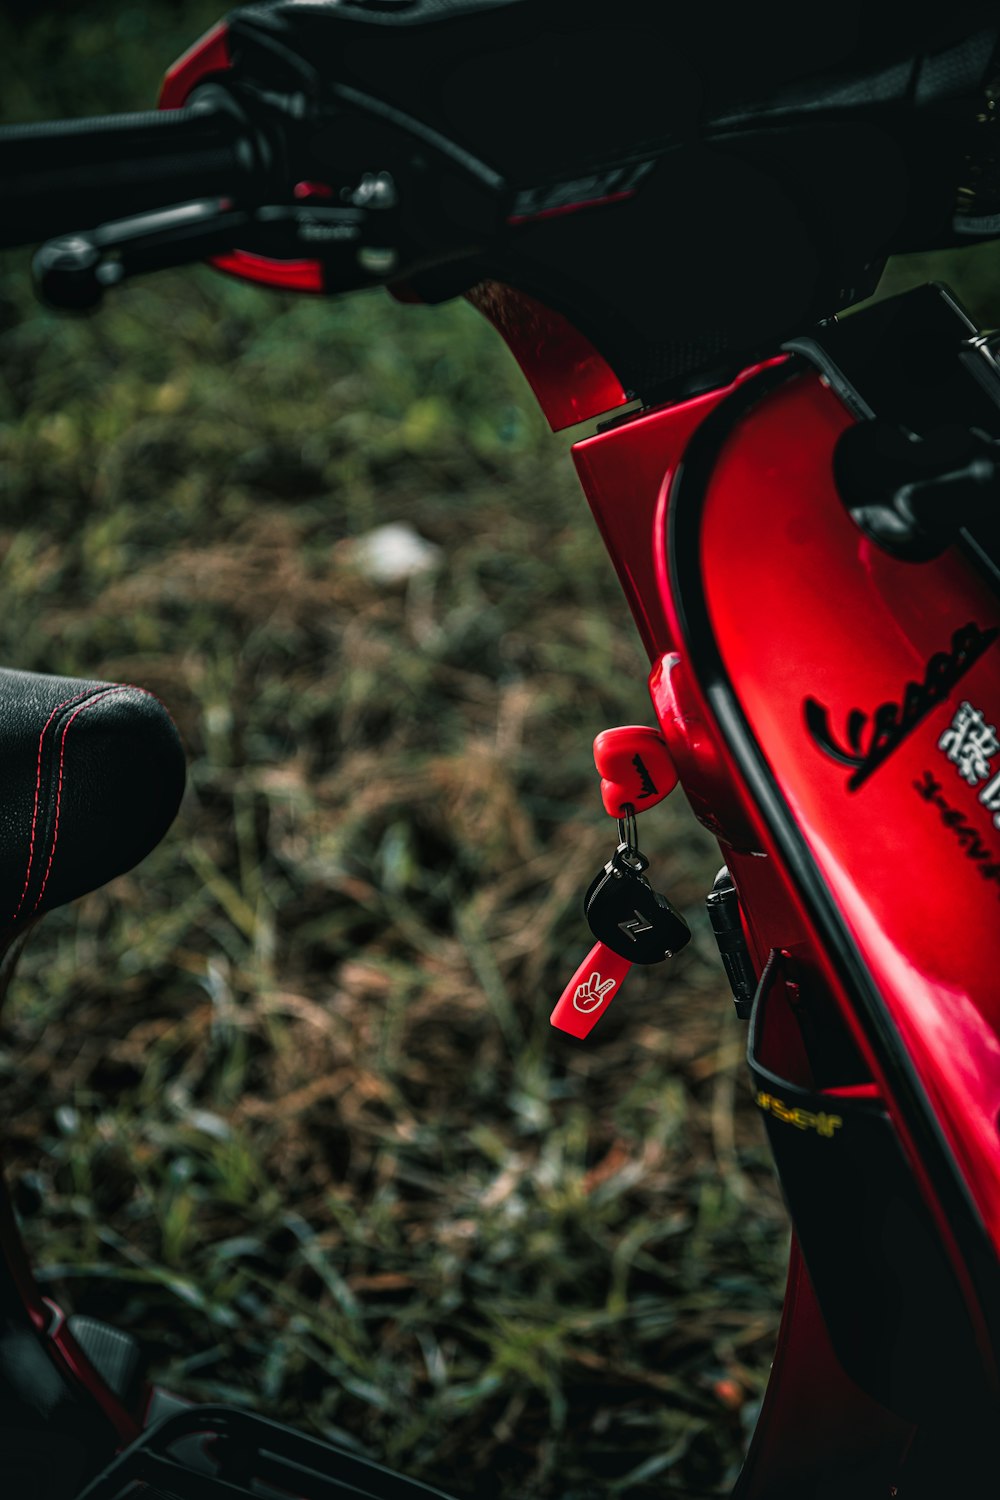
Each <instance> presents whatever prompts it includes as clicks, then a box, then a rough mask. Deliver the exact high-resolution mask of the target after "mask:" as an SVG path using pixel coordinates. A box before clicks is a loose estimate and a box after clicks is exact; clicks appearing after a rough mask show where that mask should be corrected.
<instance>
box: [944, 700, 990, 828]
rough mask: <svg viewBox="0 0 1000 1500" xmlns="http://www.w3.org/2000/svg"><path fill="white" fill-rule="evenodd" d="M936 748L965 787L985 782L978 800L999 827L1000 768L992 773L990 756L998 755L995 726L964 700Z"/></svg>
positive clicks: (980, 711)
mask: <svg viewBox="0 0 1000 1500" xmlns="http://www.w3.org/2000/svg"><path fill="white" fill-rule="evenodd" d="M938 749H939V750H943V751H944V753H945V754H946V755H947V757H948V759H949V760H950V761H951V763H952V765H953V766H954V767H955V770H956V771H957V772H958V774H959V776H961V777H962V779H963V781H966V782H967V783H968V784H969V786H979V785H980V783H981V782H984V781H985V782H986V785H985V786H984V787H982V788H981V790H980V793H979V800H980V802H981V803H982V804H983V806H984V807H985V808H986V810H987V812H990V813H992V814H993V823H994V826H995V827H997V828H1000V769H998V770H997V771H996V773H995V774H994V772H993V757H994V756H995V755H1000V739H998V738H997V731H996V725H995V724H987V722H986V715H985V714H984V713H983V712H982V710H981V709H978V708H973V706H972V704H971V703H969V702H968V701H965V702H963V703H961V704H960V705H959V707H958V711H957V713H956V714H955V717H954V718H953V719H952V721H951V724H950V725H949V727H948V728H947V729H946V730H945V732H944V734H943V735H942V736H941V738H940V739H939V740H938Z"/></svg>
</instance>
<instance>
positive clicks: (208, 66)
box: [159, 21, 233, 109]
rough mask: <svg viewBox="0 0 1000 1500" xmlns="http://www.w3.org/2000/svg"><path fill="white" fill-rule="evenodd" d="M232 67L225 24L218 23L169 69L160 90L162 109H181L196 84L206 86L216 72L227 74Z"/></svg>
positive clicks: (222, 22)
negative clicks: (206, 81) (205, 83)
mask: <svg viewBox="0 0 1000 1500" xmlns="http://www.w3.org/2000/svg"><path fill="white" fill-rule="evenodd" d="M232 65H233V62H232V58H231V57H230V55H229V33H228V31H227V29H226V23H225V21H217V22H216V23H215V25H214V26H211V27H209V29H208V31H206V32H205V35H204V36H200V37H199V38H198V40H197V41H196V42H194V43H193V44H192V45H191V46H190V47H189V48H188V50H187V51H186V52H185V53H184V54H183V55H182V56H181V57H179V58H178V59H177V61H176V62H175V63H174V64H173V66H172V67H170V68H168V69H167V71H166V74H165V75H164V79H163V84H162V86H161V88H160V99H159V107H160V109H180V108H181V106H182V105H183V104H184V102H185V100H186V99H187V96H188V94H190V92H191V90H192V89H193V88H194V86H195V84H198V83H204V82H205V80H206V79H207V78H211V76H212V74H213V73H225V72H228V70H229V69H230V68H231V67H232Z"/></svg>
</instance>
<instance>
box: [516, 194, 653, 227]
mask: <svg viewBox="0 0 1000 1500" xmlns="http://www.w3.org/2000/svg"><path fill="white" fill-rule="evenodd" d="M634 197H635V188H623V189H622V191H621V192H620V193H607V194H605V196H604V197H603V198H583V199H581V201H580V202H579V203H561V204H560V205H559V207H558V208H543V209H540V210H539V212H538V213H537V214H511V216H510V218H509V219H508V220H507V223H508V224H510V225H511V226H512V227H513V228H516V227H517V225H518V224H537V223H538V222H539V220H540V219H562V218H565V216H566V215H567V214H578V213H579V212H580V210H581V209H582V208H604V207H605V206H606V205H607V204H608V203H622V202H623V201H624V200H625V199H626V198H634Z"/></svg>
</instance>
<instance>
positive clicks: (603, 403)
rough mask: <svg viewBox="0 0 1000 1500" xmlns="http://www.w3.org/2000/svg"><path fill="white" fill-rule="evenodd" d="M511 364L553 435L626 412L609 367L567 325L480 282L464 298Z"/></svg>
mask: <svg viewBox="0 0 1000 1500" xmlns="http://www.w3.org/2000/svg"><path fill="white" fill-rule="evenodd" d="M467 298H468V301H469V302H471V303H472V305H473V307H476V308H478V309H479V311H480V312H481V313H482V314H483V316H484V317H486V318H488V319H489V321H490V322H491V323H492V324H493V327H494V328H495V329H496V330H497V332H498V333H499V334H500V336H501V338H502V339H503V340H504V342H505V343H506V345H507V347H508V349H509V350H510V352H511V353H512V354H513V356H514V358H515V359H516V360H517V362H518V364H519V365H520V366H521V369H522V370H523V371H524V374H525V377H526V379H527V381H528V384H529V385H530V386H531V389H532V390H533V391H534V393H535V398H536V400H537V401H538V404H539V406H540V407H541V408H542V411H543V412H544V413H545V416H546V419H547V420H548V423H549V426H550V427H551V428H552V430H553V432H558V431H560V430H561V429H562V428H564V427H572V426H574V425H575V424H576V423H577V422H588V421H590V419H591V418H592V417H599V416H601V415H603V413H604V412H609V411H614V410H615V409H616V408H617V407H620V406H627V405H628V402H629V400H630V399H631V398H630V396H629V394H628V392H627V391H626V390H624V388H623V386H622V383H621V381H620V380H619V379H618V377H617V375H616V374H615V372H614V371H613V370H612V368H611V366H610V365H609V364H608V362H607V360H605V359H604V358H603V357H602V356H601V355H600V354H598V352H597V350H596V349H595V348H594V346H593V344H591V342H590V340H589V339H586V338H584V336H583V334H582V333H580V332H579V330H578V329H576V328H574V327H573V325H572V323H569V322H567V320H566V319H565V318H564V317H562V316H561V315H560V314H559V313H557V312H553V311H552V309H551V308H550V307H545V306H544V304H543V303H541V302H536V301H535V299H534V298H533V297H529V296H528V295H527V293H526V292H519V291H516V290H515V288H514V287H509V286H502V285H501V284H500V283H499V282H496V281H484V282H481V283H480V284H479V285H478V286H475V287H473V288H472V290H471V291H470V292H468V293H467Z"/></svg>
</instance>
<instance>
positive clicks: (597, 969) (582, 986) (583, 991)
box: [549, 943, 632, 1038]
mask: <svg viewBox="0 0 1000 1500" xmlns="http://www.w3.org/2000/svg"><path fill="white" fill-rule="evenodd" d="M631 967H632V965H631V964H630V963H629V961H628V959H627V958H622V957H621V956H620V955H619V954H617V953H613V952H612V950H611V949H610V948H607V947H605V945H604V944H603V943H595V944H594V946H593V948H591V950H590V952H589V953H588V954H587V957H586V958H585V959H584V960H583V963H582V964H581V965H580V967H579V968H578V969H577V971H576V973H575V974H574V975H573V978H572V979H571V980H570V982H569V984H568V985H567V986H566V988H565V989H564V990H563V992H562V994H561V996H560V997H559V1001H558V1004H557V1005H556V1008H555V1010H554V1011H553V1012H552V1014H551V1016H550V1017H549V1020H550V1021H551V1022H552V1025H553V1026H556V1027H558V1029H559V1030H560V1031H568V1032H569V1034H570V1036H576V1037H581V1038H582V1037H585V1036H589V1035H590V1033H591V1032H592V1031H593V1029H594V1027H595V1026H596V1025H597V1023H598V1021H599V1020H600V1019H601V1017H602V1016H603V1014H604V1012H605V1011H606V1010H607V1008H608V1006H609V1005H610V1004H611V1002H612V1000H613V999H614V998H615V996H616V995H617V993H618V991H619V989H620V987H621V984H622V981H623V980H624V978H625V976H626V974H627V973H628V971H629V969H631Z"/></svg>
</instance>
